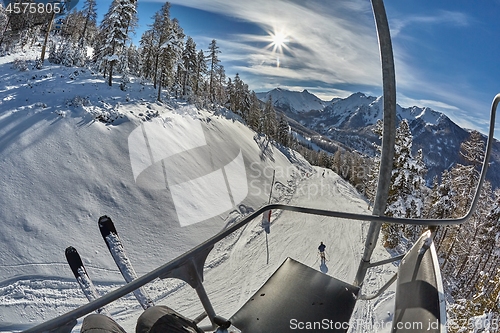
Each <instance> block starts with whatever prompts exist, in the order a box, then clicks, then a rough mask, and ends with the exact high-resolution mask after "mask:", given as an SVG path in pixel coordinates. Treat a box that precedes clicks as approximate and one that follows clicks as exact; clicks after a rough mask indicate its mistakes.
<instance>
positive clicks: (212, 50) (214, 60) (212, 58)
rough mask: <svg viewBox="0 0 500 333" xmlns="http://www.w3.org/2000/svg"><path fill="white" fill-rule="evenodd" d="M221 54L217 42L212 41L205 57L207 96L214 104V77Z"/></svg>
mask: <svg viewBox="0 0 500 333" xmlns="http://www.w3.org/2000/svg"><path fill="white" fill-rule="evenodd" d="M219 53H221V51H220V50H219V46H217V41H216V40H215V39H212V42H211V43H210V45H209V46H208V56H207V57H206V58H207V60H208V63H209V72H208V73H209V85H208V89H209V95H210V100H211V101H212V102H215V84H216V76H217V67H218V66H219V62H220V60H219V56H218V54H219Z"/></svg>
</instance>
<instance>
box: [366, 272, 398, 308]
mask: <svg viewBox="0 0 500 333" xmlns="http://www.w3.org/2000/svg"><path fill="white" fill-rule="evenodd" d="M397 278H398V273H396V274H394V275H393V276H392V277H391V278H390V280H389V281H387V282H386V284H384V285H383V286H382V288H380V289H379V290H378V291H377V292H376V293H375V294H373V295H370V296H368V295H359V296H358V299H359V300H363V301H371V300H372V299H375V298H377V297H379V296H380V295H382V293H383V292H384V291H386V290H387V288H389V287H390V286H391V284H393V283H394V282H395V281H396V279H397Z"/></svg>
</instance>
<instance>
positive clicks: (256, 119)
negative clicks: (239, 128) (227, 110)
mask: <svg viewBox="0 0 500 333" xmlns="http://www.w3.org/2000/svg"><path fill="white" fill-rule="evenodd" d="M260 103H261V102H260V100H259V98H258V97H257V94H255V92H252V94H251V96H250V111H249V115H248V126H250V128H251V129H253V130H254V131H256V132H258V131H259V129H260V128H261V124H260V120H261V118H262V109H261V107H260Z"/></svg>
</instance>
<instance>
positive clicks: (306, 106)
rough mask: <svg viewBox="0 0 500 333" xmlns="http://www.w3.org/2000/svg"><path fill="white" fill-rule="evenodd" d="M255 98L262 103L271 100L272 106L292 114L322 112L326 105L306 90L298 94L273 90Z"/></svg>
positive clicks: (259, 94) (283, 90)
mask: <svg viewBox="0 0 500 333" xmlns="http://www.w3.org/2000/svg"><path fill="white" fill-rule="evenodd" d="M257 97H258V98H259V99H260V100H261V101H263V102H265V101H268V100H269V98H271V99H272V101H273V104H274V106H276V107H279V108H281V109H283V110H284V111H290V112H292V113H302V112H308V111H311V110H316V111H317V110H323V109H324V108H325V106H326V105H327V104H328V102H325V101H323V100H321V99H320V98H318V97H317V96H315V95H313V94H311V93H310V92H309V91H307V90H306V89H304V90H303V91H301V92H299V91H290V90H287V89H282V88H275V89H273V90H271V91H269V92H267V93H258V94H257Z"/></svg>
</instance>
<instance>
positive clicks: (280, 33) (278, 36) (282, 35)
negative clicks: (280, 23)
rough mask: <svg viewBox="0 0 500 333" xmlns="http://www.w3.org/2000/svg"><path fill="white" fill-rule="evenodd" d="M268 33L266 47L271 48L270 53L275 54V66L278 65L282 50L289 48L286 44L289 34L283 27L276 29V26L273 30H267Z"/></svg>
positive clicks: (288, 40) (282, 53)
mask: <svg viewBox="0 0 500 333" xmlns="http://www.w3.org/2000/svg"><path fill="white" fill-rule="evenodd" d="M268 34H269V35H268V37H267V40H268V41H269V45H267V47H266V48H272V54H273V55H274V54H276V67H280V56H282V55H284V51H283V50H284V49H285V50H289V48H288V45H287V43H289V42H290V38H289V35H288V34H287V33H286V32H285V30H284V29H282V30H278V29H276V28H275V29H274V30H273V31H268Z"/></svg>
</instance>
